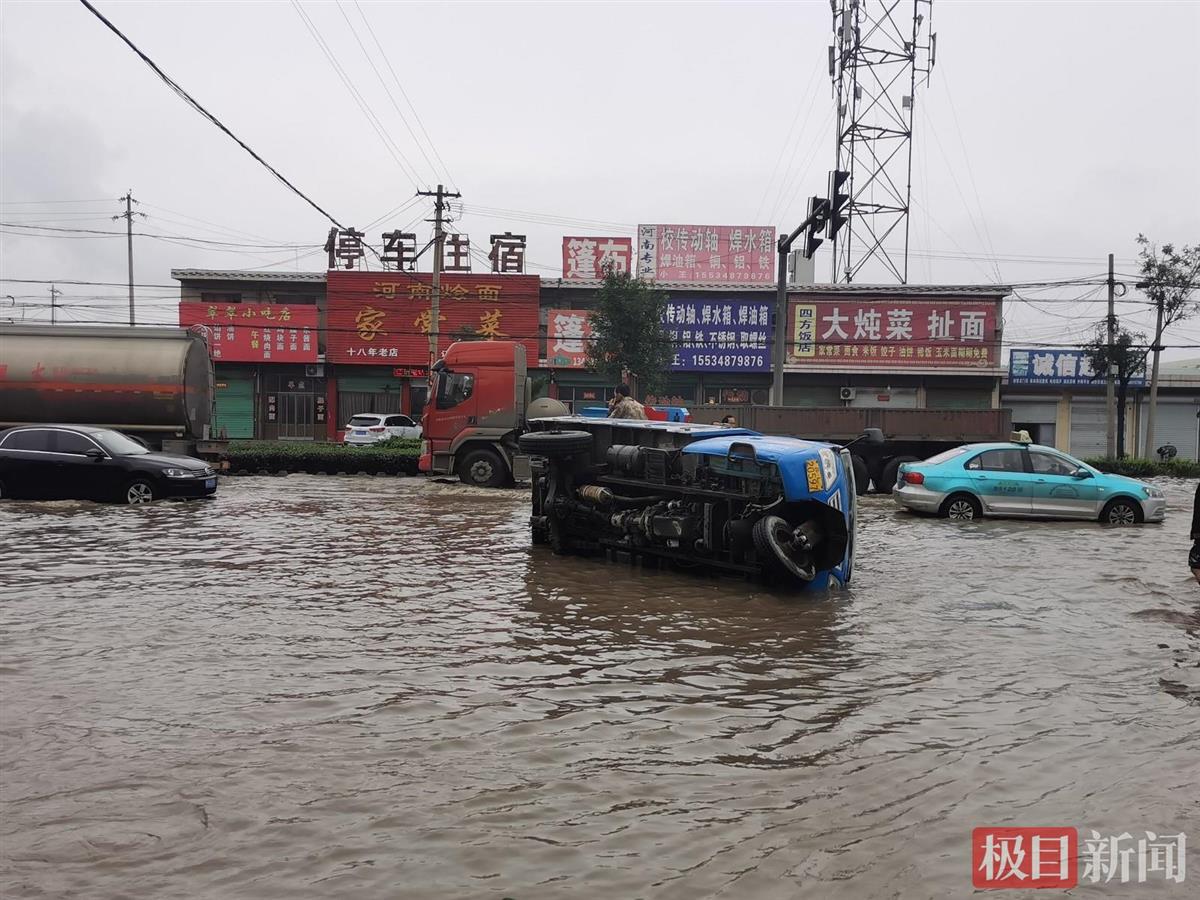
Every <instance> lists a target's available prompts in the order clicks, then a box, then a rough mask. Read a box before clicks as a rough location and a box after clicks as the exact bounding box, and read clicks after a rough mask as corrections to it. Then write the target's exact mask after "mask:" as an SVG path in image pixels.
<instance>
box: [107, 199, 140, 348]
mask: <svg viewBox="0 0 1200 900" xmlns="http://www.w3.org/2000/svg"><path fill="white" fill-rule="evenodd" d="M117 199H119V200H124V201H125V212H123V213H121V214H120V215H116V216H113V220H114V221H116V220H117V219H124V220H125V240H126V242H127V249H128V251H129V324H130V325H133V324H135V321H136V316H135V315H134V310H133V217H134V215H135V214H134V212H133V204H134V203H137V201H136V200H134V199H133V191H132V190H128V191H126V192H125V196H124V197H118V198H117ZM137 215H139V216H141V217H142V218H145V217H146V214H145V213H137Z"/></svg>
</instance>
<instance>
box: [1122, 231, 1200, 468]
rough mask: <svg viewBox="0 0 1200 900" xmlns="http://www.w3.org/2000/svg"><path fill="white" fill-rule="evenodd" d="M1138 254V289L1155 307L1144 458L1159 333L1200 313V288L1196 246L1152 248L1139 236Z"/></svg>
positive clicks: (1149, 444) (1150, 435) (1154, 398)
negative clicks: (1199, 293)
mask: <svg viewBox="0 0 1200 900" xmlns="http://www.w3.org/2000/svg"><path fill="white" fill-rule="evenodd" d="M1137 242H1138V244H1139V245H1141V248H1142V249H1141V251H1140V252H1139V253H1138V261H1139V263H1140V271H1139V275H1140V280H1139V281H1138V285H1137V286H1138V287H1139V288H1140V289H1141V290H1142V292H1143V293H1145V295H1146V296H1147V297H1148V298H1149V299H1150V302H1151V303H1153V304H1154V308H1155V325H1154V343H1153V344H1151V346H1150V350H1151V352H1152V353H1153V354H1154V360H1153V364H1152V367H1151V371H1150V410H1149V413H1148V414H1147V416H1146V443H1145V446H1144V447H1143V453H1142V455H1143V456H1145V457H1146V458H1147V459H1149V458H1150V454H1151V453H1152V452H1153V451H1154V418H1155V414H1156V412H1157V408H1158V361H1159V353H1160V352H1161V351H1162V349H1163V347H1162V338H1163V333H1164V332H1165V331H1166V330H1167V329H1168V328H1170V327H1171V326H1172V325H1175V324H1176V323H1178V322H1182V321H1184V320H1186V319H1190V318H1192V317H1193V316H1195V315H1196V314H1197V313H1200V300H1197V299H1196V298H1195V296H1194V295H1195V293H1196V290H1197V288H1200V244H1195V245H1193V246H1191V247H1188V246H1186V245H1185V246H1181V247H1179V249H1178V250H1177V249H1176V247H1175V245H1174V244H1163V245H1162V246H1161V247H1156V246H1155V245H1154V244H1152V243H1150V240H1149V238H1147V237H1146V236H1145V235H1144V234H1139V235H1138V238H1137Z"/></svg>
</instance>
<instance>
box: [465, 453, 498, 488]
mask: <svg viewBox="0 0 1200 900" xmlns="http://www.w3.org/2000/svg"><path fill="white" fill-rule="evenodd" d="M458 478H459V480H460V481H461V482H462V483H463V484H470V485H474V486H475V487H492V488H494V487H500V486H501V485H503V484H504V483H505V482H506V481H508V466H506V465H505V464H504V460H503V459H501V458H500V454H499V453H496V451H494V450H488V449H487V448H486V447H480V448H479V449H477V450H468V451H467V452H466V453H465V454H464V455H463V458H462V462H460V463H459V464H458Z"/></svg>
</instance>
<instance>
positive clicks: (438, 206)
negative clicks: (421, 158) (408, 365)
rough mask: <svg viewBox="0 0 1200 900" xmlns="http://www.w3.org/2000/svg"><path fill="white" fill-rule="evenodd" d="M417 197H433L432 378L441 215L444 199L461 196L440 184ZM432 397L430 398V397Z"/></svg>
mask: <svg viewBox="0 0 1200 900" xmlns="http://www.w3.org/2000/svg"><path fill="white" fill-rule="evenodd" d="M417 196H418V197H433V198H434V201H433V219H427V220H426V221H432V222H433V291H432V297H431V298H430V300H431V302H430V308H429V377H430V378H431V379H432V378H433V365H434V363H436V362H437V359H438V331H439V328H438V322H439V312H440V307H441V300H442V251H443V249H444V248H443V244H444V242H445V239H446V233H445V231H443V230H442V225H443V220H442V215H443V213H444V212H445V211H446V200H448V199H451V198H458V197H461V196H462V194H459V193H450V192H449V191H447V190H446V189H445V188H443V187H442V186H441V185H440V184H439V185H438V186H437V190H436V191H417ZM430 399H432V398H430Z"/></svg>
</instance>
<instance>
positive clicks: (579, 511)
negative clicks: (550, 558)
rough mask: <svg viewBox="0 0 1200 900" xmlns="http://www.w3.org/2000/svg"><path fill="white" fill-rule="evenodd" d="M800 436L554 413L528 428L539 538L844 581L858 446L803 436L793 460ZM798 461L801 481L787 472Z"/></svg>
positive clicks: (601, 550) (736, 569)
mask: <svg viewBox="0 0 1200 900" xmlns="http://www.w3.org/2000/svg"><path fill="white" fill-rule="evenodd" d="M564 428H565V429H569V430H563V429H564ZM788 440H789V439H763V438H762V437H761V436H759V435H754V434H753V433H751V432H745V431H743V430H737V429H733V430H731V429H720V428H712V427H706V426H688V427H677V428H658V429H655V428H650V427H647V426H646V425H644V424H642V423H630V422H621V421H620V420H607V421H606V420H600V421H591V422H589V421H588V420H584V419H571V420H569V421H564V420H554V419H547V420H542V421H541V422H540V423H538V425H537V427H536V428H535V430H532V431H529V432H527V433H525V434H523V435H522V436H521V438H520V443H521V449H522V451H524V452H525V453H527V454H529V456H530V458H531V468H532V474H533V508H532V515H531V518H530V527H531V532H532V538H533V541H534V542H535V543H546V544H549V545H550V547H551V548H552V549H553V550H554V552H555V553H559V554H566V553H572V554H580V555H609V556H619V557H621V556H623V557H627V558H629V559H631V560H636V561H642V562H647V563H651V564H664V563H665V564H672V565H676V566H680V567H685V568H705V569H709V570H716V571H724V572H727V573H734V574H739V575H743V576H748V577H753V578H761V579H764V580H767V581H772V582H782V583H789V584H793V585H796V584H801V585H815V586H824V585H825V584H827V583H828V582H829V580H830V578H831V577H832V578H833V579H834V580H836V581H839V582H843V583H844V582H845V581H846V580H848V578H849V574H850V567H851V560H852V554H853V527H854V503H855V499H854V489H853V475H852V472H851V470H850V469H849V457H848V455H845V456H843V455H840V454H839V453H838V452H837V451H836V450H835V449H834V448H829V447H823V446H821V445H815V444H810V443H808V442H804V441H793V442H792V443H793V444H794V445H796V447H795V453H794V454H792V453H785V454H784V456H785V457H788V458H786V459H781V458H780V454H779V452H778V451H779V448H780V446H781V442H783V441H788ZM763 441H771V443H770V444H769V445H768V444H765V443H762V442H763ZM789 446H790V445H789ZM764 449H766V450H769V451H771V452H768V453H764V452H762V451H764ZM842 454H844V451H842ZM793 457H794V458H793ZM797 465H798V466H799V468H800V472H801V473H802V474H801V479H802V482H801V483H802V485H803V489H802V490H800V491H797V490H796V489H795V483H794V479H789V478H787V477H785V473H787V472H788V471H789V467H791V468H792V469H794V468H795V466H797ZM789 482H790V483H789ZM818 482H820V484H818Z"/></svg>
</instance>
